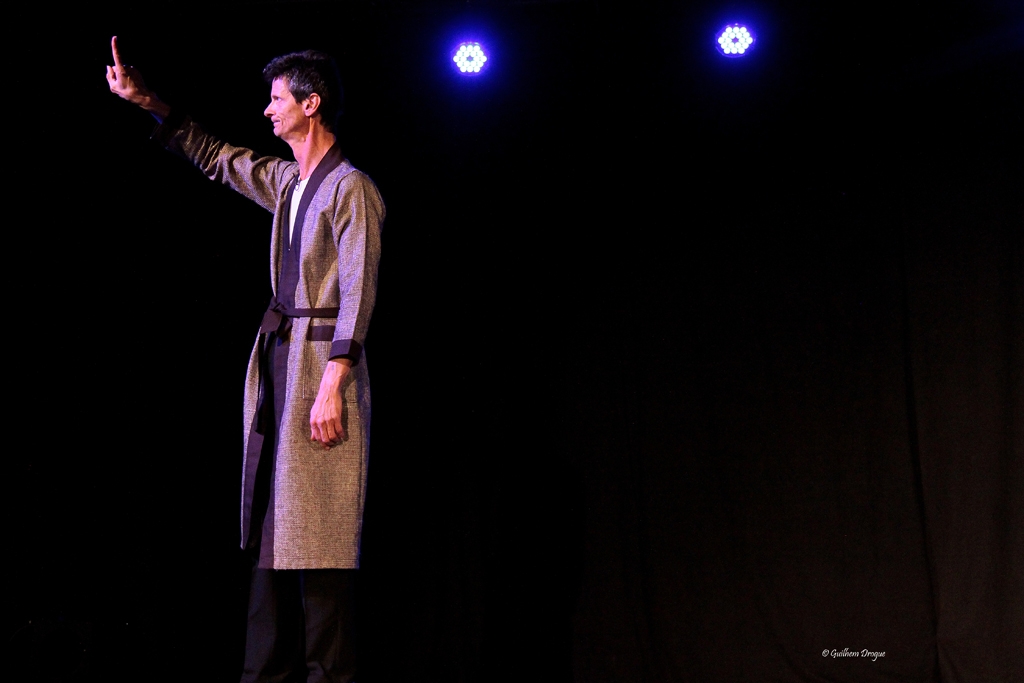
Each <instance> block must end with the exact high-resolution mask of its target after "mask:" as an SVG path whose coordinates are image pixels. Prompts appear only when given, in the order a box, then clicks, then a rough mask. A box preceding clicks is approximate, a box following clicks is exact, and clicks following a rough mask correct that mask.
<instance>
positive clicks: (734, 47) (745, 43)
mask: <svg viewBox="0 0 1024 683" xmlns="http://www.w3.org/2000/svg"><path fill="white" fill-rule="evenodd" d="M756 40H757V36H755V35H754V32H753V31H751V30H750V29H749V28H747V27H746V26H744V25H742V24H729V25H728V26H725V27H724V28H722V30H721V31H719V32H718V35H717V36H716V38H715V42H716V45H715V47H717V48H718V51H719V52H721V53H722V54H723V55H725V56H726V57H743V56H744V55H746V54H747V53H749V52H750V50H751V48H753V47H754V43H755V41H756Z"/></svg>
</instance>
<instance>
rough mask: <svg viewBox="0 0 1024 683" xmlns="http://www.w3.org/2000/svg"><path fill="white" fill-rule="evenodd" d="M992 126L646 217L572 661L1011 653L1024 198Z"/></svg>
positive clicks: (619, 666)
mask: <svg viewBox="0 0 1024 683" xmlns="http://www.w3.org/2000/svg"><path fill="white" fill-rule="evenodd" d="M984 145H985V140H984V139H978V138H972V139H970V140H964V141H962V145H961V146H958V145H953V146H952V147H946V148H944V150H943V151H942V154H951V155H952V156H953V157H954V158H955V159H954V160H951V159H950V158H948V157H947V158H946V159H942V158H940V156H939V152H938V151H935V150H932V151H928V150H926V149H925V148H924V147H923V146H922V147H916V148H915V150H916V151H910V150H907V151H908V155H907V158H906V159H905V161H906V166H905V167H904V168H903V169H902V170H901V171H900V172H899V173H898V174H896V175H895V176H891V177H888V178H886V179H885V180H884V181H882V183H881V185H880V186H878V187H876V188H875V190H876V193H874V194H873V193H872V192H871V191H870V190H866V188H863V187H862V188H861V189H862V190H866V191H865V192H863V193H861V194H859V195H858V192H857V191H855V190H851V192H850V193H849V194H848V195H846V196H840V195H839V194H838V193H837V194H836V195H835V196H830V195H829V193H828V192H826V191H824V190H820V189H819V190H817V191H809V192H807V194H806V195H802V196H801V195H800V192H799V191H788V192H786V193H785V198H784V199H782V200H779V201H777V202H776V203H774V204H772V203H771V202H770V201H767V200H765V201H761V202H757V204H758V207H759V208H758V212H759V213H760V215H761V216H762V217H763V218H764V224H763V225H767V226H770V228H771V230H768V231H765V230H753V229H750V230H745V231H741V233H740V234H739V235H737V234H729V235H725V236H718V237H710V238H709V237H704V238H703V239H702V240H701V241H700V254H699V255H697V256H694V255H692V254H689V255H688V254H686V253H685V247H684V246H683V244H684V243H683V242H680V243H679V245H678V249H677V250H676V251H673V252H672V255H671V256H668V257H666V256H664V253H665V250H666V249H672V248H673V247H672V245H671V244H670V243H669V242H667V241H666V242H665V243H664V244H662V243H658V242H656V243H655V244H654V245H652V244H650V243H648V244H646V245H645V247H644V248H643V250H642V251H643V252H644V254H645V263H646V266H647V272H648V273H649V272H650V271H651V270H652V269H653V270H654V271H659V274H656V275H650V274H647V275H638V276H637V278H638V279H637V280H636V281H635V282H634V283H633V288H632V290H631V292H630V294H629V295H628V296H626V297H625V298H624V300H622V301H619V302H618V304H617V308H616V309H615V310H613V311H607V310H604V311H603V312H604V313H606V314H610V316H611V317H612V318H616V319H620V320H628V321H629V322H628V326H629V327H630V329H631V330H632V331H633V332H635V337H634V339H635V340H636V343H635V344H634V345H633V348H632V351H631V353H630V354H629V355H628V357H627V358H626V359H625V361H624V362H623V363H621V365H619V364H616V365H615V370H614V371H613V372H610V374H608V375H594V374H588V375H587V376H588V377H589V378H590V380H591V384H590V385H589V386H587V387H586V390H583V391H579V392H578V395H579V396H587V397H590V398H589V400H584V401H581V402H580V404H579V410H578V412H577V413H576V415H575V421H574V422H573V425H574V426H573V429H572V433H573V435H574V439H573V442H574V443H573V447H572V452H573V454H574V455H573V458H574V459H575V460H574V461H575V462H576V463H577V464H578V467H579V471H580V472H581V473H582V474H581V476H582V477H583V479H584V481H585V486H584V494H583V507H584V510H585V512H584V517H585V520H586V521H585V524H584V529H585V533H584V539H585V549H584V553H583V554H584V556H585V557H586V561H585V562H584V563H583V567H584V570H583V573H582V581H581V588H580V592H579V601H578V604H577V611H576V613H575V616H574V641H573V643H574V661H575V666H576V676H577V678H576V680H581V681H627V680H628V681H727V680H745V681H752V680H777V681H850V682H862V681H943V682H956V683H965V682H969V681H999V682H1004V683H1010V682H1011V681H1017V680H1021V679H1022V676H1024V650H1022V649H1021V648H1020V646H1019V643H1020V641H1021V637H1022V635H1024V621H1022V620H1024V592H1022V591H1024V586H1022V582H1021V580H1020V575H1021V574H1020V564H1021V558H1022V557H1024V541H1022V536H1021V533H1020V529H1021V528H1024V527H1022V524H1024V505H1022V503H1024V497H1022V456H1024V434H1022V426H1021V423H1022V417H1024V386H1022V381H1021V380H1022V371H1024V336H1022V335H1024V237H1022V236H1024V212H1022V204H1021V189H1022V185H1021V175H1020V172H1019V169H1018V168H1017V166H1016V165H1015V164H1013V163H1005V164H1004V163H1000V162H999V161H996V160H993V157H992V156H991V155H989V154H988V153H986V152H983V151H979V150H982V149H983V148H984ZM911 147H913V145H911ZM967 147H970V149H966V148H967ZM804 180H805V181H806V178H804ZM773 187H774V185H773ZM883 187H884V189H883ZM719 198H721V197H719ZM690 206H691V210H692V207H693V205H692V204H691V205H690ZM697 215H699V211H697ZM645 218H651V219H652V220H653V219H654V217H653V216H648V217H645ZM766 232H768V233H770V234H766ZM652 246H653V247H654V248H651V247H652ZM659 247H660V249H659ZM652 253H654V254H661V255H660V256H655V257H653V258H651V257H650V255H651V254H652ZM633 272H634V274H636V273H637V272H638V271H633ZM594 331H595V332H596V330H594ZM601 356H602V353H601V351H599V350H593V352H592V353H591V355H589V356H588V357H587V361H586V362H585V363H584V365H587V366H590V367H593V365H594V364H600V363H601V362H602V361H601ZM604 367H608V365H607V363H605V364H604ZM581 374H586V373H582V372H581Z"/></svg>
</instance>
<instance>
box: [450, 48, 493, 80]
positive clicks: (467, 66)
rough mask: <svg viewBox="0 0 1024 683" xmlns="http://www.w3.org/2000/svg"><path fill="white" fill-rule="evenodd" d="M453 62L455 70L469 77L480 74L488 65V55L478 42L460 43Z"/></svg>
mask: <svg viewBox="0 0 1024 683" xmlns="http://www.w3.org/2000/svg"><path fill="white" fill-rule="evenodd" d="M452 61H453V62H454V63H455V68H457V69H458V70H459V72H460V73H463V74H465V75H467V76H472V75H474V74H478V73H480V71H481V69H483V68H484V67H485V66H486V65H487V53H486V52H484V48H483V46H481V45H480V43H477V42H464V43H459V47H458V48H457V49H456V50H455V52H454V53H453V54H452Z"/></svg>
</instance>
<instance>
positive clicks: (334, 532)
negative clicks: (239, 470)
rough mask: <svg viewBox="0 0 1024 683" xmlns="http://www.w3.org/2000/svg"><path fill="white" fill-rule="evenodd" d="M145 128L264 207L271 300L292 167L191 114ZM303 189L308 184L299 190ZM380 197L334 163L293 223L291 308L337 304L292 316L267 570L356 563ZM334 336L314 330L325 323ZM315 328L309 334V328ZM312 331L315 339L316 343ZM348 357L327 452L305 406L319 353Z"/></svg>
mask: <svg viewBox="0 0 1024 683" xmlns="http://www.w3.org/2000/svg"><path fill="white" fill-rule="evenodd" d="M155 137H156V138H157V139H158V140H159V141H161V142H163V143H164V144H165V146H167V147H168V149H171V150H172V151H176V152H178V153H180V154H182V155H183V156H185V157H186V158H188V159H189V160H191V161H192V162H193V163H194V164H195V165H196V166H197V167H198V168H199V169H200V170H201V171H202V172H203V173H204V174H206V176H207V177H209V178H210V179H212V180H215V181H219V182H221V183H223V184H225V185H228V186H229V187H231V188H232V189H234V190H236V191H238V192H240V193H241V194H243V195H245V196H246V197H248V198H250V199H252V200H253V201H255V202H256V203H257V204H259V205H260V206H262V207H263V208H265V209H267V210H268V211H271V212H273V214H274V227H273V233H272V236H271V251H270V277H271V283H272V286H273V288H274V294H275V297H276V296H277V295H278V291H277V287H278V283H279V280H280V275H281V268H282V254H283V245H284V240H287V239H288V216H287V213H286V212H285V210H284V208H285V207H286V206H287V198H288V193H289V192H290V190H291V187H292V184H293V183H294V181H295V179H296V178H297V177H298V174H299V165H298V163H297V162H294V161H285V160H283V159H278V158H275V157H261V156H258V155H257V154H255V153H254V152H253V151H251V150H248V149H244V148H241V147H234V146H231V145H228V144H227V143H225V142H222V141H221V140H218V139H216V138H214V137H213V136H211V135H209V134H207V133H205V132H204V131H203V130H202V129H201V128H199V126H198V125H196V124H195V123H194V122H192V121H191V120H190V119H188V118H185V119H184V120H183V121H181V122H180V125H179V124H178V122H176V121H174V122H172V121H171V120H168V121H165V123H164V125H163V126H161V127H160V128H158V130H157V133H156V135H155ZM310 190H311V188H307V190H306V193H307V194H308V193H309V192H310ZM384 213H385V211H384V203H383V201H382V200H381V197H380V194H379V193H378V192H377V188H376V186H374V184H373V182H372V181H371V180H370V179H369V178H368V177H367V176H366V175H365V174H363V173H362V172H360V171H358V170H356V169H355V168H354V167H353V166H352V165H351V164H350V163H349V162H348V161H347V160H345V161H342V162H341V163H340V164H339V165H338V166H337V167H336V168H335V169H334V170H332V171H331V172H330V173H329V174H327V176H326V177H325V178H324V180H323V182H322V183H321V184H320V186H319V187H318V188H317V190H316V192H315V194H313V196H312V197H310V198H309V207H308V209H307V210H306V212H305V220H304V221H303V223H302V229H301V233H298V226H296V232H297V234H298V235H299V236H300V237H301V246H300V251H299V281H298V286H297V287H296V290H295V307H296V308H305V309H313V308H334V307H337V308H338V309H339V312H338V315H337V318H307V317H298V318H294V319H293V320H292V329H291V333H290V339H291V343H290V344H289V345H288V363H287V364H288V375H287V382H286V386H284V387H275V389H274V390H275V392H280V391H284V392H285V399H284V413H283V414H282V415H280V416H279V419H280V432H279V433H278V435H277V451H276V468H275V472H274V480H273V484H272V485H273V487H274V505H273V510H272V513H273V558H274V562H273V565H274V568H275V569H318V568H342V569H344V568H354V567H358V565H359V540H360V533H361V529H362V517H363V505H364V501H365V497H366V496H365V494H366V472H367V456H368V451H369V428H370V383H369V376H368V374H367V368H366V359H365V357H364V354H363V352H362V344H363V341H364V340H365V337H366V330H367V327H368V325H369V321H370V313H371V312H372V310H373V304H374V298H375V295H376V289H377V264H378V261H379V259H380V231H381V224H382V222H383V220H384ZM332 325H333V326H334V333H333V335H330V337H329V338H324V335H323V334H322V332H320V331H321V330H322V329H323V328H324V327H327V328H328V329H329V328H330V326H332ZM311 327H316V328H317V333H313V332H311V330H310V328H311ZM320 339H323V340H322V341H321V340H320ZM259 354H260V348H259V340H257V344H256V345H255V346H254V347H253V352H252V356H251V357H250V360H249V370H248V374H247V379H246V386H245V401H244V413H243V417H244V439H245V441H244V443H245V444H246V445H247V449H246V450H247V452H246V453H245V461H244V462H243V473H244V474H243V482H242V492H243V495H242V506H241V508H242V510H241V526H242V545H243V546H244V545H245V543H246V540H247V538H248V534H249V524H250V510H249V507H248V501H247V492H249V493H248V496H249V500H251V491H252V487H253V483H254V482H253V481H252V479H253V478H254V477H255V473H256V468H255V467H253V466H252V464H253V459H258V458H259V455H260V453H259V452H258V451H257V452H253V450H254V449H253V448H251V447H250V439H249V437H250V433H251V430H252V425H253V420H254V418H255V412H256V406H257V401H258V398H259V370H258V368H259ZM343 355H344V356H349V357H353V362H354V363H355V364H354V366H353V368H352V372H351V373H349V375H348V377H347V379H346V381H345V384H344V386H343V387H342V396H343V401H344V410H343V414H342V424H343V426H344V428H345V434H346V438H345V440H344V441H343V442H342V443H341V444H340V445H338V446H335V447H334V448H332V449H330V450H327V449H324V448H323V446H322V445H320V444H318V443H313V442H311V441H310V427H309V415H310V410H311V408H312V407H313V402H314V400H315V399H316V396H317V392H318V391H319V389H320V379H321V377H322V376H323V372H324V368H325V366H326V364H327V362H328V360H329V359H330V358H332V357H337V356H343Z"/></svg>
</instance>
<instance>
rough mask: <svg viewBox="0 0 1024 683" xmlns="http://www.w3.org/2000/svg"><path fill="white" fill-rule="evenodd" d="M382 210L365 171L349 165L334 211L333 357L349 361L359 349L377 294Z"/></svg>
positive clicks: (340, 186) (378, 198)
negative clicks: (335, 308) (335, 290)
mask: <svg viewBox="0 0 1024 683" xmlns="http://www.w3.org/2000/svg"><path fill="white" fill-rule="evenodd" d="M384 214H385V209H384V202H383V201H382V200H381V197H380V194H379V193H378V192H377V188H376V186H375V185H374V184H373V182H372V181H371V180H370V179H369V178H368V177H367V176H366V175H365V174H363V173H361V172H360V171H353V172H352V173H349V174H348V175H346V176H345V177H344V178H342V180H341V182H340V183H339V184H338V189H337V196H336V200H335V215H334V238H335V243H336V244H337V247H338V290H339V291H338V302H339V303H338V308H339V311H338V322H337V324H336V325H335V328H334V340H333V343H332V344H331V358H348V359H349V360H351V361H352V364H353V365H355V364H356V363H358V362H359V358H360V356H361V355H362V349H363V342H364V341H365V339H366V331H367V328H368V327H369V324H370V314H371V313H372V312H373V304H374V301H375V298H376V292H377V265H378V263H379V262H380V234H381V226H382V224H383V222H384Z"/></svg>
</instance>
